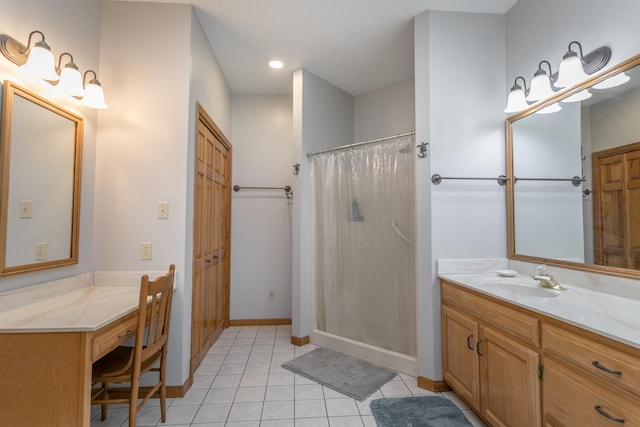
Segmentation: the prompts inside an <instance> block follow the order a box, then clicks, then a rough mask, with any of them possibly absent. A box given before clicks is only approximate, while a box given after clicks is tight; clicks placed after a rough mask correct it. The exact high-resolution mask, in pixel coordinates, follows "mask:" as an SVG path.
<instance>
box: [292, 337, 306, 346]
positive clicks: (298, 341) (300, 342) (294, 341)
mask: <svg viewBox="0 0 640 427" xmlns="http://www.w3.org/2000/svg"><path fill="white" fill-rule="evenodd" d="M291 344H293V345H297V346H298V347H302V346H303V345H307V344H309V335H307V336H306V337H301V338H298V337H294V336H291Z"/></svg>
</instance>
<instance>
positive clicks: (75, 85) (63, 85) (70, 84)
mask: <svg viewBox="0 0 640 427" xmlns="http://www.w3.org/2000/svg"><path fill="white" fill-rule="evenodd" d="M71 64H73V63H71ZM71 64H67V65H66V66H65V67H64V68H63V69H62V71H60V81H59V82H58V88H59V89H60V90H61V91H63V92H64V93H66V94H68V95H71V96H78V97H82V96H83V95H84V88H83V87H82V76H81V75H80V71H78V67H76V66H75V64H73V65H71Z"/></svg>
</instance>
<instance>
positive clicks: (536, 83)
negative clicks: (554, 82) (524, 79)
mask: <svg viewBox="0 0 640 427" xmlns="http://www.w3.org/2000/svg"><path fill="white" fill-rule="evenodd" d="M542 64H547V65H548V66H549V74H547V72H546V71H545V70H543V69H542ZM551 74H552V72H551V64H550V63H549V61H540V63H539V64H538V70H537V71H536V72H535V73H534V74H533V79H531V89H529V95H527V98H526V99H527V101H531V102H535V101H540V100H541V99H546V98H549V97H550V96H553V94H554V93H555V91H554V90H553V89H552V88H551V80H550V78H549V76H550V75H551Z"/></svg>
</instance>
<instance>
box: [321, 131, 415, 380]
mask: <svg viewBox="0 0 640 427" xmlns="http://www.w3.org/2000/svg"><path fill="white" fill-rule="evenodd" d="M381 140H384V141H381V142H378V143H370V144H358V145H357V146H350V147H349V148H344V149H337V150H333V151H330V152H324V153H317V154H314V155H312V156H311V157H312V165H313V169H312V174H313V191H314V198H313V200H314V209H313V212H314V233H315V235H314V242H315V247H314V254H315V264H314V271H315V274H314V276H315V289H314V299H315V304H314V309H315V310H314V320H315V327H314V330H313V333H312V342H314V343H316V344H318V345H321V346H326V347H329V348H333V349H335V350H338V351H342V352H345V353H348V354H351V355H354V356H358V357H361V358H364V359H366V360H369V361H371V362H374V363H378V364H382V365H384V366H387V367H389V368H391V369H395V370H397V371H400V372H405V373H407V374H412V375H416V373H417V362H416V353H417V350H416V283H415V248H414V240H415V239H414V234H415V232H414V230H415V202H414V200H415V189H414V188H415V177H414V159H415V154H414V147H415V144H414V139H413V137H412V136H411V135H409V136H405V137H394V138H393V139H387V138H382V139H381Z"/></svg>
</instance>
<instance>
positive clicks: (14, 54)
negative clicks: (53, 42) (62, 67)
mask: <svg viewBox="0 0 640 427" xmlns="http://www.w3.org/2000/svg"><path fill="white" fill-rule="evenodd" d="M34 34H39V35H40V36H41V37H42V40H40V41H39V42H36V43H35V45H34V46H33V47H31V38H32V37H33V35H34ZM0 52H2V54H3V55H4V56H5V57H6V58H7V59H8V60H9V61H11V62H13V63H14V64H16V65H18V66H20V68H21V69H23V70H25V71H28V72H29V73H31V74H34V75H36V76H38V77H40V78H41V79H44V80H48V81H53V82H55V81H57V80H58V79H59V78H60V77H59V76H58V73H56V69H55V67H54V63H53V54H52V53H51V48H50V47H49V45H48V44H47V42H45V41H44V34H42V32H40V31H32V32H31V33H30V34H29V39H28V41H27V45H26V46H25V45H23V44H22V43H20V42H19V41H17V40H16V39H14V38H12V37H9V36H7V35H4V34H2V35H1V36H0Z"/></svg>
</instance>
